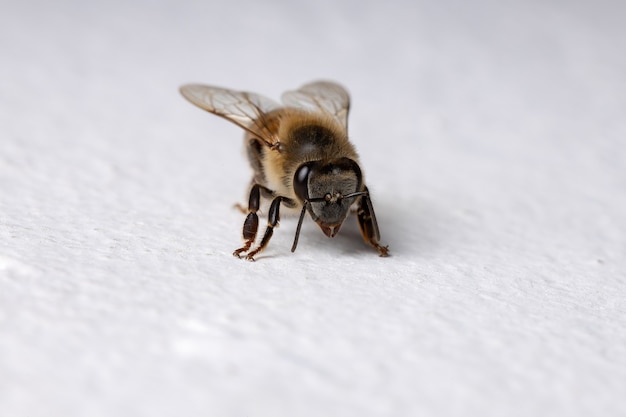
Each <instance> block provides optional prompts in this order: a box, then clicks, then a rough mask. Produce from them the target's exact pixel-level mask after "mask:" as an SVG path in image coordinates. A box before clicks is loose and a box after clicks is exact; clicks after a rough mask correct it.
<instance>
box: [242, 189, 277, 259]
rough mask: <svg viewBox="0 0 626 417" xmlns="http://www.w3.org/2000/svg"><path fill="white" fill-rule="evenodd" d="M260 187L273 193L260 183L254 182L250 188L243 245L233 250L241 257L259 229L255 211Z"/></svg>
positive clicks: (257, 205) (259, 203) (257, 207)
mask: <svg viewBox="0 0 626 417" xmlns="http://www.w3.org/2000/svg"><path fill="white" fill-rule="evenodd" d="M261 189H263V191H265V192H267V193H269V194H273V193H272V192H271V191H270V190H268V189H266V188H265V187H263V186H262V185H260V184H254V185H253V186H252V189H251V190H250V198H249V199H248V210H247V211H248V216H247V217H246V220H245V221H244V222H243V239H244V240H245V243H244V245H243V246H242V247H241V248H239V249H237V250H236V251H234V252H233V256H236V257H237V258H241V253H244V252H247V251H248V250H249V249H250V247H251V246H252V244H253V243H254V239H255V238H256V232H257V230H258V229H259V216H258V215H257V214H256V212H257V211H258V210H259V206H260V205H261Z"/></svg>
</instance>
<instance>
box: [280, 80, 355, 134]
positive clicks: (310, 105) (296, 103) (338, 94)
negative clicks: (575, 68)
mask: <svg viewBox="0 0 626 417" xmlns="http://www.w3.org/2000/svg"><path fill="white" fill-rule="evenodd" d="M282 99H283V103H285V105H287V106H289V107H297V108H301V109H304V110H308V111H321V112H324V113H327V114H329V115H331V116H333V117H334V118H335V119H336V120H337V121H338V122H339V123H340V124H341V125H342V126H343V127H344V128H345V129H346V130H348V110H349V109H350V95H349V94H348V92H347V91H346V89H345V88H343V87H342V86H341V85H339V84H337V83H334V82H331V81H315V82H312V83H309V84H305V85H303V86H302V87H300V88H299V89H298V90H294V91H287V92H286V93H284V94H283V96H282Z"/></svg>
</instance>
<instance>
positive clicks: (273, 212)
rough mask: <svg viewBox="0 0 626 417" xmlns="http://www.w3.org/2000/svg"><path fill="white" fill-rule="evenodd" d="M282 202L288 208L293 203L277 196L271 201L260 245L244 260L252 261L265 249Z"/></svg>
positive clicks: (277, 218)
mask: <svg viewBox="0 0 626 417" xmlns="http://www.w3.org/2000/svg"><path fill="white" fill-rule="evenodd" d="M283 202H284V203H286V204H287V205H289V206H290V205H292V204H293V201H292V200H291V199H289V198H286V197H280V196H279V197H276V198H275V199H274V200H272V205H271V206H270V211H269V213H268V216H267V228H266V229H265V234H264V235H263V239H261V243H260V244H259V246H257V247H256V249H254V250H253V251H251V252H250V253H248V255H246V260H248V261H254V256H255V255H256V254H257V253H259V252H261V251H262V250H263V249H265V247H266V246H267V244H268V243H269V241H270V239H271V238H272V235H273V234H274V227H276V226H277V225H278V222H279V221H280V204H281V203H283Z"/></svg>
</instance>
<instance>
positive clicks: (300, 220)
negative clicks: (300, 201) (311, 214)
mask: <svg viewBox="0 0 626 417" xmlns="http://www.w3.org/2000/svg"><path fill="white" fill-rule="evenodd" d="M308 204H309V200H304V205H303V206H302V211H301V212H300V219H299V220H298V227H297V228H296V237H295V238H294V240H293V245H292V246H291V251H292V252H295V251H296V247H297V246H298V238H299V237H300V228H301V227H302V220H304V215H305V213H306V206H307V205H308Z"/></svg>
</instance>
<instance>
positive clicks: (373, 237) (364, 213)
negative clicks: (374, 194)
mask: <svg viewBox="0 0 626 417" xmlns="http://www.w3.org/2000/svg"><path fill="white" fill-rule="evenodd" d="M365 192H366V193H367V194H365V195H364V196H363V197H361V201H360V202H359V208H358V209H357V219H358V221H359V227H360V229H361V235H362V236H363V240H365V242H366V243H368V244H370V245H372V246H373V247H374V248H375V249H376V250H377V251H378V253H379V254H380V256H389V247H388V246H381V245H380V244H379V240H380V232H379V230H378V222H377V221H376V214H374V206H373V205H372V200H371V199H370V196H369V191H368V190H367V187H365Z"/></svg>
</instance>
